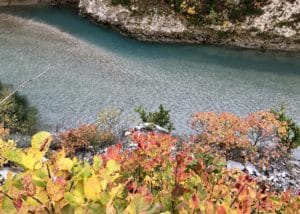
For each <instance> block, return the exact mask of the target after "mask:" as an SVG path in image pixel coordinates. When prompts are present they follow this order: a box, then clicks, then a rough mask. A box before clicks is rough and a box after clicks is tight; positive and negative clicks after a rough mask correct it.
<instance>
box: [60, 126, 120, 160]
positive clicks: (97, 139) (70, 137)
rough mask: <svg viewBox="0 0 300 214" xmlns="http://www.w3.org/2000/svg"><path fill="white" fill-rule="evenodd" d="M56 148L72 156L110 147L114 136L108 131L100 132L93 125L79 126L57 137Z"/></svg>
mask: <svg viewBox="0 0 300 214" xmlns="http://www.w3.org/2000/svg"><path fill="white" fill-rule="evenodd" d="M57 141H58V143H57V144H58V147H60V148H63V149H64V150H65V152H66V154H67V155H69V156H74V155H75V154H76V153H77V152H79V151H86V150H92V151H93V150H95V149H99V148H104V147H107V146H109V145H112V144H113V143H114V142H115V136H114V135H113V133H111V132H109V131H101V130H99V129H98V126H97V125H95V124H89V125H81V126H79V127H78V128H73V129H70V130H67V131H65V132H62V133H60V134H59V137H58V140H57Z"/></svg>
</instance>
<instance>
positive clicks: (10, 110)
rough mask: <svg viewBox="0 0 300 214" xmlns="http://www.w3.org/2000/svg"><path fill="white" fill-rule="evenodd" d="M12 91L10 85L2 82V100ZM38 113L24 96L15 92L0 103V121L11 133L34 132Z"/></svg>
mask: <svg viewBox="0 0 300 214" xmlns="http://www.w3.org/2000/svg"><path fill="white" fill-rule="evenodd" d="M11 91H12V88H11V87H10V86H8V85H5V84H2V83H1V82H0V101H1V100H3V99H4V98H5V97H7V96H8V95H9V94H10V93H11ZM37 113H38V111H37V109H36V108H34V107H31V106H29V103H28V101H27V99H26V98H25V97H24V96H22V95H20V94H18V93H15V94H13V95H12V96H11V97H10V98H9V99H7V100H6V101H5V102H4V103H2V104H1V105H0V123H1V124H3V126H4V128H7V129H9V130H10V133H20V134H32V133H33V131H35V130H34V127H35V125H36V123H37Z"/></svg>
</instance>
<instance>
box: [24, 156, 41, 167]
mask: <svg viewBox="0 0 300 214" xmlns="http://www.w3.org/2000/svg"><path fill="white" fill-rule="evenodd" d="M21 164H22V165H23V166H24V167H25V168H27V169H40V168H41V167H42V163H41V156H40V155H39V154H37V153H34V152H29V153H28V154H23V155H22V162H21Z"/></svg>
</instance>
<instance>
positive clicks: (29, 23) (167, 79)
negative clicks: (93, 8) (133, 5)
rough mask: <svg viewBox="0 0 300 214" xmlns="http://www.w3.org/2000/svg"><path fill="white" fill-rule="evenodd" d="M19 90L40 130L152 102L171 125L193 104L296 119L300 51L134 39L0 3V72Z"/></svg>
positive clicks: (73, 18)
mask: <svg viewBox="0 0 300 214" xmlns="http://www.w3.org/2000/svg"><path fill="white" fill-rule="evenodd" d="M43 71H47V72H46V73H45V74H44V75H42V76H41V77H40V78H38V79H35V80H33V81H31V82H29V84H27V85H26V86H25V87H24V88H22V89H21V91H20V92H21V93H22V94H25V95H27V97H28V99H29V101H30V103H31V104H32V105H34V106H36V107H37V108H38V110H39V116H40V122H41V124H42V127H43V128H44V129H48V130H53V129H55V128H58V127H62V128H67V127H72V126H76V125H78V124H79V123H86V122H93V121H95V120H96V119H97V114H98V112H99V111H100V109H103V108H107V107H112V106H113V107H117V108H120V109H122V110H123V111H122V120H123V121H124V123H125V121H127V122H126V123H129V124H135V123H137V122H138V120H137V115H136V114H135V113H134V110H133V109H134V108H135V107H137V106H139V105H142V106H144V107H146V108H147V109H149V110H153V109H155V108H157V107H158V105H159V104H160V103H162V104H164V105H165V106H166V107H167V108H169V109H171V116H172V120H173V121H174V123H175V127H176V129H177V132H179V133H188V132H189V128H188V125H187V122H188V119H189V118H190V117H191V115H192V114H193V113H194V112H196V111H217V112H222V111H230V112H233V113H236V114H238V115H240V116H244V115H246V114H248V113H249V112H252V111H257V110H262V109H269V108H271V107H275V106H279V105H280V104H281V103H285V104H286V105H287V110H288V113H289V114H290V115H291V116H293V117H294V118H295V119H296V120H297V121H298V122H300V56H299V55H298V56H297V55H295V54H294V55H288V54H280V53H259V52H256V51H249V50H233V49H227V48H220V47H207V46H197V45H170V44H157V43H144V42H139V41H136V40H134V39H130V38H126V37H124V36H122V35H120V34H119V33H117V32H114V31H112V30H110V29H108V28H105V27H101V26H99V25H96V24H94V23H92V22H90V21H88V20H87V19H84V18H82V17H80V16H78V15H77V12H76V11H73V10H70V9H64V8H61V9H57V8H50V7H17V8H0V80H1V81H3V82H7V83H10V84H13V85H14V86H15V87H17V86H18V85H20V84H21V83H22V82H24V81H26V80H29V79H31V78H33V77H34V76H36V75H38V74H39V73H41V72H43Z"/></svg>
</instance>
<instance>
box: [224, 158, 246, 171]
mask: <svg viewBox="0 0 300 214" xmlns="http://www.w3.org/2000/svg"><path fill="white" fill-rule="evenodd" d="M227 169H239V170H244V169H245V167H244V165H243V164H241V163H240V162H237V161H232V160H229V161H227Z"/></svg>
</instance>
